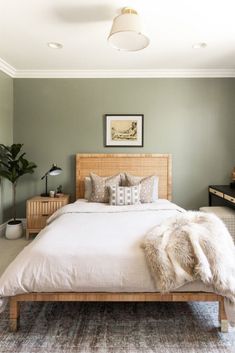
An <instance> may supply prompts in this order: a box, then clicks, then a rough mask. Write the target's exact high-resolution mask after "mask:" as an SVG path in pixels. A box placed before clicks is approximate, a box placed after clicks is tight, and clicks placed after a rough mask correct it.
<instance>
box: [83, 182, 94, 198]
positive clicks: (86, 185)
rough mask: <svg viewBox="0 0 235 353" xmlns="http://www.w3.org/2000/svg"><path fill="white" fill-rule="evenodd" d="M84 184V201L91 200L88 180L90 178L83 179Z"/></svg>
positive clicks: (90, 187) (90, 188)
mask: <svg viewBox="0 0 235 353" xmlns="http://www.w3.org/2000/svg"><path fill="white" fill-rule="evenodd" d="M84 184H85V193H84V199H86V200H90V198H91V193H92V184H91V178H90V177H85V179H84Z"/></svg>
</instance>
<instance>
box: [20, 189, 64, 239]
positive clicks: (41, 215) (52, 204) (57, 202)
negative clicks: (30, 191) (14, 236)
mask: <svg viewBox="0 0 235 353" xmlns="http://www.w3.org/2000/svg"><path fill="white" fill-rule="evenodd" d="M68 203H69V195H63V196H60V197H41V196H35V197H33V198H32V199H29V200H27V205H26V218H27V228H26V239H29V236H30V234H31V233H39V232H40V230H42V229H43V228H44V227H45V226H46V221H47V219H48V218H49V217H50V216H51V215H52V214H53V213H54V212H55V211H56V210H58V209H59V208H61V207H62V206H65V205H67V204H68Z"/></svg>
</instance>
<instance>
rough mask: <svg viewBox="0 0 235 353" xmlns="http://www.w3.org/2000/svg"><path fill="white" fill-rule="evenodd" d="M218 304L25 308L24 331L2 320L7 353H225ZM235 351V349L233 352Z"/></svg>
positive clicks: (227, 345)
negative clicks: (12, 327) (11, 326)
mask: <svg viewBox="0 0 235 353" xmlns="http://www.w3.org/2000/svg"><path fill="white" fill-rule="evenodd" d="M217 310H218V308H217V304H216V303H192V304H189V303H45V304H43V303H33V304H29V303H23V304H22V306H21V322H20V325H21V327H20V330H19V331H18V332H17V333H10V332H9V329H8V311H5V312H4V313H3V314H1V315H0V352H1V353H3V352H4V353H10V352H11V353H16V352H17V353H42V352H43V353H47V352H53V353H75V352H76V353H140V352H141V353H142V352H143V353H155V352H161V353H168V352H172V353H189V352H190V353H191V352H192V353H199V352H200V353H224V352H226V353H227V352H235V332H234V331H233V332H229V333H228V334H222V333H220V332H219V330H218V328H217V326H218V322H217V315H218V311H217ZM233 347H234V348H233Z"/></svg>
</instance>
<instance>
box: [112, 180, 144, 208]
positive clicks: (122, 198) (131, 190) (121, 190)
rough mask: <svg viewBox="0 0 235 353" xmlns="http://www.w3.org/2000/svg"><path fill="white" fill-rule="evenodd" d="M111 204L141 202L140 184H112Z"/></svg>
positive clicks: (121, 204)
mask: <svg viewBox="0 0 235 353" xmlns="http://www.w3.org/2000/svg"><path fill="white" fill-rule="evenodd" d="M109 190H110V194H109V204H110V205H112V206H125V205H137V204H139V203H140V185H135V186H130V187H128V186H115V185H114V186H110V188H109Z"/></svg>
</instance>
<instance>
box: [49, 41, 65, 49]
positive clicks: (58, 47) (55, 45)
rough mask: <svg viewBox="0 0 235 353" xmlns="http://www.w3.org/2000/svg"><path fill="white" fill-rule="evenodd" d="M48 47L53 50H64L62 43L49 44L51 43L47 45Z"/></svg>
mask: <svg viewBox="0 0 235 353" xmlns="http://www.w3.org/2000/svg"><path fill="white" fill-rule="evenodd" d="M47 45H48V47H49V48H51V49H61V48H63V45H62V44H61V43H56V42H49V43H47Z"/></svg>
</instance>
